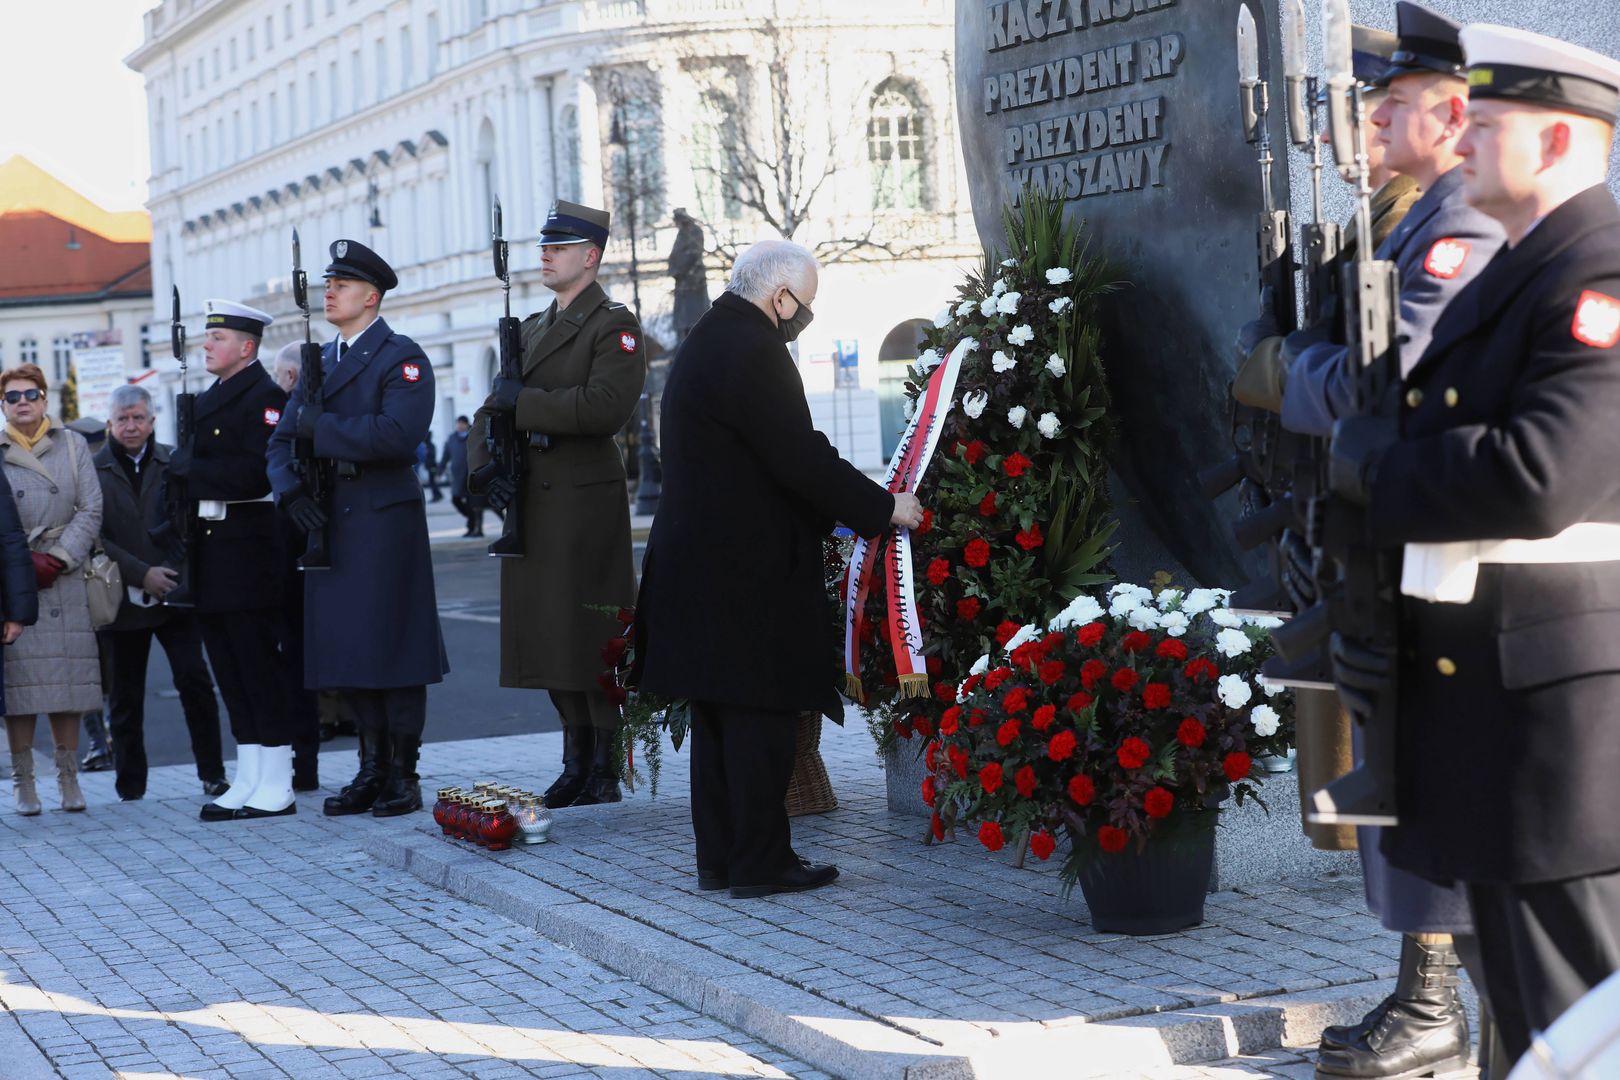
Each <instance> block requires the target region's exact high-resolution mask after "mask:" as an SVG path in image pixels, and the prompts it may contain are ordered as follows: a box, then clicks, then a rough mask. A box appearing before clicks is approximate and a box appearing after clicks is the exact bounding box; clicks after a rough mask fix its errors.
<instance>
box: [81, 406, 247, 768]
mask: <svg viewBox="0 0 1620 1080" xmlns="http://www.w3.org/2000/svg"><path fill="white" fill-rule="evenodd" d="M110 411H111V414H112V419H111V420H110V421H109V422H108V427H109V429H110V430H111V432H112V438H111V439H109V440H108V442H107V445H106V446H104V447H102V448H101V449H100V450H98V451H97V452H96V455H95V464H96V476H97V477H98V478H99V479H100V482H101V506H102V515H101V545H102V547H104V548H105V549H106V551H107V554H108V555H110V556H111V557H112V559H113V561H114V562H116V563H117V564H118V569H119V571H120V572H121V574H122V575H123V579H124V583H125V588H124V593H125V596H124V601H123V603H121V604H120V605H119V606H118V617H117V618H116V619H115V620H113V622H112V624H111V625H109V626H107V627H106V628H105V629H104V630H103V631H102V640H103V642H104V643H105V645H106V649H107V653H108V660H109V667H110V673H109V678H108V680H107V688H108V695H107V696H108V701H109V707H108V716H109V718H110V723H111V728H112V744H113V753H114V767H115V768H116V770H117V773H116V776H115V777H114V780H113V786H114V788H115V789H116V790H117V792H118V797H119V798H121V799H124V800H133V799H139V798H141V797H143V796H144V795H145V794H146V740H145V718H146V667H147V658H148V657H149V656H150V655H151V652H152V639H153V638H154V637H156V638H157V641H158V644H159V645H161V646H163V652H164V654H165V655H166V656H167V657H168V659H169V670H170V671H172V672H173V673H174V688H175V689H176V690H177V691H179V693H180V707H181V710H182V711H183V712H184V714H185V720H186V731H187V732H188V733H189V734H190V736H191V756H192V758H193V759H194V760H195V761H196V763H197V778H198V779H199V780H201V781H202V788H203V793H204V794H205V795H208V796H209V797H210V798H212V797H214V796H218V795H223V794H224V793H225V791H226V788H227V787H228V785H227V784H226V783H225V765H224V761H223V759H222V757H221V754H222V751H221V748H220V733H219V703H218V701H217V700H216V699H215V697H214V680H213V677H212V676H211V675H210V674H209V673H208V664H207V663H206V662H205V661H204V660H203V644H202V632H201V631H200V630H199V629H198V627H197V619H196V616H195V615H194V614H193V613H192V612H191V611H189V610H186V609H184V608H173V607H165V606H164V605H163V603H162V600H163V597H164V595H165V594H166V593H168V592H169V591H170V590H171V589H173V588H174V586H175V568H174V566H173V565H172V564H171V560H170V558H169V554H168V553H167V552H165V551H163V550H162V549H161V548H160V547H159V546H158V545H157V544H155V543H153V541H152V534H151V530H152V525H153V524H154V523H155V522H157V521H159V520H160V519H161V518H162V517H163V513H164V506H163V477H164V474H165V472H166V471H167V469H168V467H169V453H170V448H169V447H167V446H165V445H163V444H162V443H160V442H158V441H157V438H156V437H155V436H154V435H153V433H152V428H153V417H152V396H151V394H149V393H147V391H146V389H145V387H142V386H136V385H129V386H120V387H118V388H117V389H116V390H114V391H113V393H112V402H111V410H110Z"/></svg>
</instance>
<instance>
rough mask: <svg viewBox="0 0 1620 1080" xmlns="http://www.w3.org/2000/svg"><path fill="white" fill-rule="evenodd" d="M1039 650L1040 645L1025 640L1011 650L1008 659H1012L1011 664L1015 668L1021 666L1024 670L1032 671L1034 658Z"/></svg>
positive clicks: (1038, 653)
mask: <svg viewBox="0 0 1620 1080" xmlns="http://www.w3.org/2000/svg"><path fill="white" fill-rule="evenodd" d="M1040 652H1041V647H1040V645H1038V644H1037V643H1035V642H1033V641H1026V642H1024V643H1023V644H1022V645H1020V646H1018V648H1016V649H1014V650H1013V651H1012V655H1011V657H1010V658H1009V659H1011V660H1012V666H1013V667H1015V668H1023V669H1025V670H1026V671H1034V670H1035V658H1036V657H1038V656H1039V655H1040Z"/></svg>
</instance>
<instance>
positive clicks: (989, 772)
mask: <svg viewBox="0 0 1620 1080" xmlns="http://www.w3.org/2000/svg"><path fill="white" fill-rule="evenodd" d="M979 786H980V787H982V788H984V790H985V791H986V792H988V793H989V794H991V795H994V794H995V793H996V791H997V790H999V789H1000V787H1001V766H1000V765H999V764H998V763H997V762H994V761H992V762H991V763H990V764H988V765H986V766H985V767H984V768H982V769H980V770H979Z"/></svg>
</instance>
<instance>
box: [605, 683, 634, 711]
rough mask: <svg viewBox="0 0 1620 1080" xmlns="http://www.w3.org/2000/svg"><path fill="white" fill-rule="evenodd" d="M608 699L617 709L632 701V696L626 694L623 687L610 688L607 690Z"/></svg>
mask: <svg viewBox="0 0 1620 1080" xmlns="http://www.w3.org/2000/svg"><path fill="white" fill-rule="evenodd" d="M607 699H608V704H609V705H612V706H613V707H614V708H615V709H617V708H618V707H619V706H621V705H623V704H624V703H625V702H626V701H628V700H630V695H629V694H628V693H626V692H625V689H624V687H622V686H610V687H608V690H607Z"/></svg>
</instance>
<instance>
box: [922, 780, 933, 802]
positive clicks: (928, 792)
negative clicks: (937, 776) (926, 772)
mask: <svg viewBox="0 0 1620 1080" xmlns="http://www.w3.org/2000/svg"><path fill="white" fill-rule="evenodd" d="M922 796H923V802H924V803H925V804H927V805H928V806H933V805H934V778H933V777H932V776H925V777H923V782H922Z"/></svg>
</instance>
